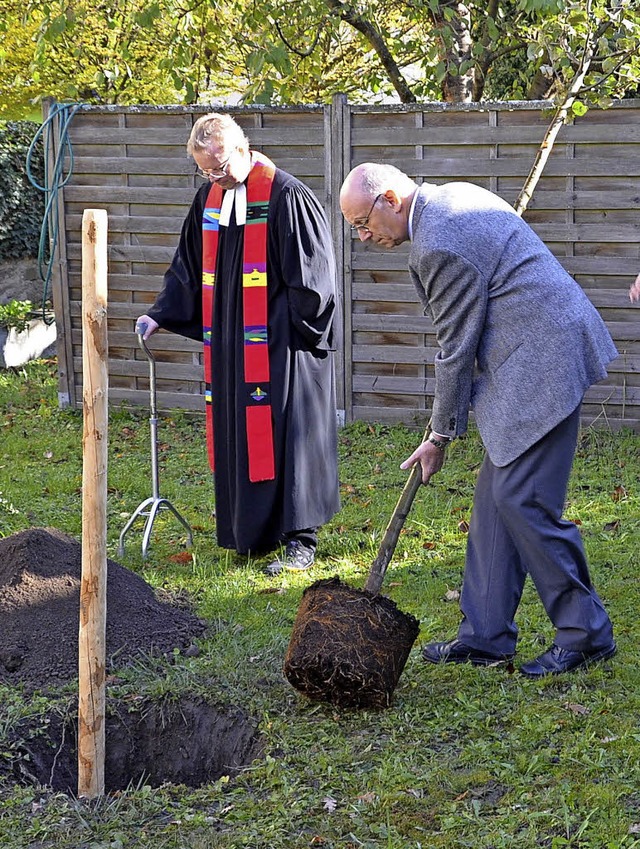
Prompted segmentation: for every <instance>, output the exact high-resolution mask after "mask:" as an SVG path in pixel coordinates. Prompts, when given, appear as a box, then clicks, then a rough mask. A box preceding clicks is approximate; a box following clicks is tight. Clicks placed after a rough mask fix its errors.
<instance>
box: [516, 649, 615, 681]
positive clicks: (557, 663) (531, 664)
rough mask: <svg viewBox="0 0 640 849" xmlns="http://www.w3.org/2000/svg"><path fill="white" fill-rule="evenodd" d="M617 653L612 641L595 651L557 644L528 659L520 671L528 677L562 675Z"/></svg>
mask: <svg viewBox="0 0 640 849" xmlns="http://www.w3.org/2000/svg"><path fill="white" fill-rule="evenodd" d="M615 653H616V644H615V643H611V644H610V645H608V646H606V648H603V649H594V650H593V651H571V650H570V649H562V648H560V646H556V645H555V644H554V645H552V646H551V648H550V649H548V651H546V652H544V653H543V654H541V655H540V656H539V657H536V658H535V660H528V661H527V662H526V663H523V664H522V666H521V667H520V672H521V673H522V674H523V675H525V676H526V677H527V678H542V677H544V676H545V675H560V674H561V673H562V672H572V671H573V670H574V669H584V668H585V667H586V666H589V665H590V664H592V663H596V661H598V660H606V659H607V658H608V657H613V655H614V654H615Z"/></svg>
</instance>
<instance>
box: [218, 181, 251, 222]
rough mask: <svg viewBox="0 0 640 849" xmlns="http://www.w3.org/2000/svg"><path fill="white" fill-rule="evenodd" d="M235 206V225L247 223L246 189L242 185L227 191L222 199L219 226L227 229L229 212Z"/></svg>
mask: <svg viewBox="0 0 640 849" xmlns="http://www.w3.org/2000/svg"><path fill="white" fill-rule="evenodd" d="M234 204H235V207H236V224H238V225H244V224H246V223H247V187H246V185H245V184H244V183H240V185H239V186H236V187H235V189H227V191H226V192H225V193H224V195H223V197H222V206H221V208H220V226H221V227H228V226H229V221H231V210H232V209H233V207H234Z"/></svg>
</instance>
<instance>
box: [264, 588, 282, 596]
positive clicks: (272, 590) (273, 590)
mask: <svg viewBox="0 0 640 849" xmlns="http://www.w3.org/2000/svg"><path fill="white" fill-rule="evenodd" d="M283 592H284V590H283V588H282V587H265V588H264V589H263V590H258V595H269V593H278V595H280V594H281V593H283Z"/></svg>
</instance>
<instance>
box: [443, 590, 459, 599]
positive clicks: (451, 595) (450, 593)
mask: <svg viewBox="0 0 640 849" xmlns="http://www.w3.org/2000/svg"><path fill="white" fill-rule="evenodd" d="M459 598H460V592H459V591H458V590H447V591H446V593H445V594H444V600H445V601H457V600H458V599H459Z"/></svg>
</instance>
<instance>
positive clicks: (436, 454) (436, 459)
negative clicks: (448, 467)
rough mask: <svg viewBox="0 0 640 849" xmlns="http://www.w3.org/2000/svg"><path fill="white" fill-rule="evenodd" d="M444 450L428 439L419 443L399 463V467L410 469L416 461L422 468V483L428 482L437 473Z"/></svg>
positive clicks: (442, 460)
mask: <svg viewBox="0 0 640 849" xmlns="http://www.w3.org/2000/svg"><path fill="white" fill-rule="evenodd" d="M444 455H445V451H444V449H443V448H438V447H437V446H435V445H434V444H433V443H432V442H429V440H426V441H425V442H423V443H422V444H421V445H419V446H418V447H417V448H416V450H415V451H414V452H413V454H412V455H411V456H410V457H407V459H406V460H405V461H404V463H401V464H400V468H401V469H411V468H413V466H415V464H416V463H420V466H421V468H422V483H423V484H425V485H426V484H428V483H429V480H430V479H431V478H432V477H433V475H435V474H437V473H438V472H439V471H440V469H441V468H442V466H443V464H444Z"/></svg>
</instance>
